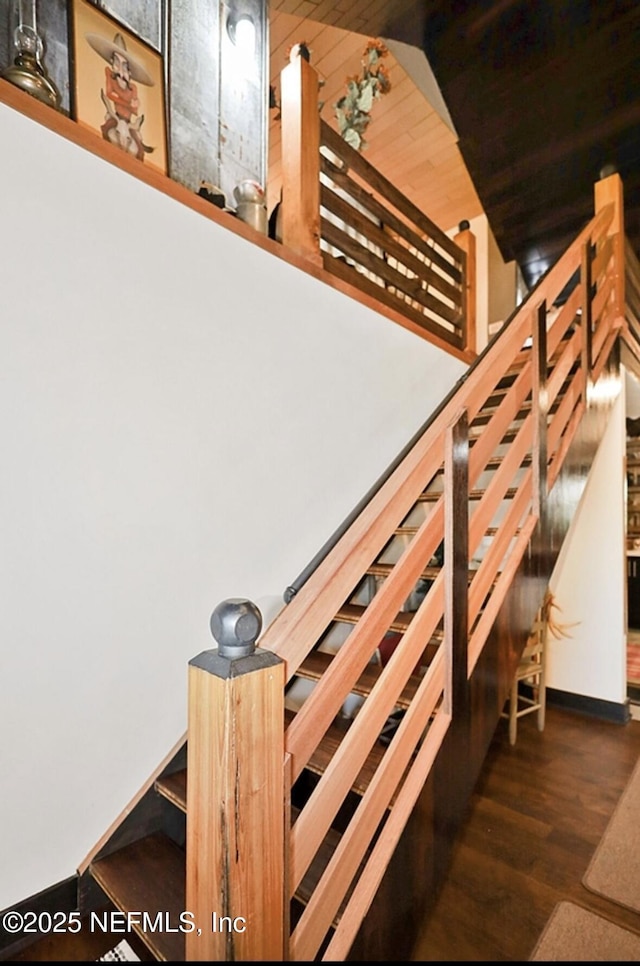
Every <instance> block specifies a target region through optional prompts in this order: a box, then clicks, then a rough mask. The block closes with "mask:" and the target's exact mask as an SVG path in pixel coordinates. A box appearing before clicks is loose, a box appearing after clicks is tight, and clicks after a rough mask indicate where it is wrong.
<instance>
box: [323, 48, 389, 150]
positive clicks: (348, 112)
mask: <svg viewBox="0 0 640 966" xmlns="http://www.w3.org/2000/svg"><path fill="white" fill-rule="evenodd" d="M388 53H389V51H388V50H387V48H386V46H385V45H384V44H383V43H382V41H381V40H370V41H369V42H368V43H367V46H366V47H365V49H364V52H363V59H362V73H361V75H360V76H355V77H347V80H346V86H347V91H346V93H345V94H343V96H342V97H341V98H340V100H339V101H337V102H336V103H335V104H334V106H333V107H334V112H335V116H336V120H337V122H338V130H339V132H340V134H341V135H342V137H343V138H344V139H345V141H346V142H347V144H350V145H351V147H353V148H355V150H356V151H363V150H364V149H365V147H366V145H367V142H366V141H365V139H364V134H365V131H366V130H367V128H368V126H369V124H370V123H371V109H372V108H373V104H374V101H376V100H378V98H380V97H382V95H383V94H386V93H387V92H388V91H389V90H391V81H390V79H389V74H388V71H387V69H386V68H385V66H384V64H383V63H382V59H383V58H384V57H386V56H387V55H388Z"/></svg>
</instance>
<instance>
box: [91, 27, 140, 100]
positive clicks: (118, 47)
mask: <svg viewBox="0 0 640 966" xmlns="http://www.w3.org/2000/svg"><path fill="white" fill-rule="evenodd" d="M85 37H86V38H87V42H88V43H89V44H90V45H91V47H93V49H94V50H95V51H96V53H97V54H100V56H101V57H104V59H105V60H106V61H110V60H111V58H112V56H113V54H114V53H118V54H123V55H124V56H125V57H126V58H127V61H128V62H129V70H130V72H131V77H132V78H133V80H134V81H137V82H138V83H139V84H146V85H147V86H148V87H153V79H152V77H151V76H150V75H149V74H148V73H147V71H146V69H145V68H144V67H143V66H142V64H141V63H139V61H137V60H135V58H133V57H132V56H131V54H130V53H129V51H128V50H127V45H126V44H125V42H124V37H123V36H122V34H121V33H120V32H118V33H117V34H116V35H115V37H114V38H113V41H111V40H107V39H106V38H105V37H101V36H100V34H85Z"/></svg>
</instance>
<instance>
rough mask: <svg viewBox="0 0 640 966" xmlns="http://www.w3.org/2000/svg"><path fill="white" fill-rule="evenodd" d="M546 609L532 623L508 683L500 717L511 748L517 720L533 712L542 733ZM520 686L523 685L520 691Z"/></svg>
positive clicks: (543, 607)
mask: <svg viewBox="0 0 640 966" xmlns="http://www.w3.org/2000/svg"><path fill="white" fill-rule="evenodd" d="M547 612H548V608H547V607H545V605H544V604H543V605H542V607H541V608H540V610H539V611H538V613H537V614H536V619H535V621H534V624H533V627H532V629H531V634H530V636H529V639H528V641H527V643H526V645H525V648H524V651H523V652H522V657H521V658H520V663H519V664H518V667H517V668H516V673H515V675H514V677H513V682H512V684H511V691H510V693H509V698H508V699H507V701H508V708H507V710H505V711H503V712H502V715H501V717H503V718H508V719H509V744H511V745H515V743H516V736H517V732H518V718H522V717H523V715H525V714H531V713H532V712H534V711H536V712H537V715H538V720H537V724H538V731H543V730H544V712H545V704H546V645H547V633H548V621H547ZM521 685H526V688H527V690H526V691H525V690H523V688H522V687H521Z"/></svg>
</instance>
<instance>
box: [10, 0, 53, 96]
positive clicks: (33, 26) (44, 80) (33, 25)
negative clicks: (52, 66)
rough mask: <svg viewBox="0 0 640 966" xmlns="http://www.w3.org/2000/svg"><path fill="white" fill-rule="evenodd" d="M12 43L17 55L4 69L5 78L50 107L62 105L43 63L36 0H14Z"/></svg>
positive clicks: (42, 48)
mask: <svg viewBox="0 0 640 966" xmlns="http://www.w3.org/2000/svg"><path fill="white" fill-rule="evenodd" d="M12 13H13V16H12V25H13V26H14V30H13V45H14V47H15V49H16V52H17V53H16V57H15V60H14V62H13V64H12V65H11V66H10V67H6V68H5V69H4V70H3V71H2V76H3V77H4V78H5V80H8V81H10V82H11V83H12V84H15V85H16V87H20V88H21V89H22V90H23V91H26V92H27V94H32V95H33V97H36V98H37V99H38V100H39V101H42V102H43V103H44V104H48V105H49V106H50V107H55V108H58V107H59V106H60V94H59V93H58V90H57V88H56V87H55V85H54V84H53V82H52V81H51V80H50V79H49V77H48V76H47V73H46V71H45V69H44V67H43V66H42V55H43V52H44V45H43V43H42V38H41V37H40V34H39V33H38V24H37V20H36V0H13V11H12Z"/></svg>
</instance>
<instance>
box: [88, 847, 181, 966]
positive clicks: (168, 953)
mask: <svg viewBox="0 0 640 966" xmlns="http://www.w3.org/2000/svg"><path fill="white" fill-rule="evenodd" d="M90 871H91V874H92V876H93V878H94V879H95V880H96V882H97V883H98V885H100V887H101V888H102V889H103V891H104V892H105V894H106V895H107V896H108V898H109V899H110V900H111V901H112V902H113V904H114V905H115V906H116V908H118V909H120V910H121V911H122V912H147V913H149V915H150V917H151V921H152V922H153V921H154V920H155V918H156V916H157V915H158V914H160V916H161V918H162V924H163V925H162V929H158V930H157V931H151V930H150V929H146V930H145V929H143V928H142V926H143V923H140V924H137V923H136V922H135V921H133V922H132V927H133V929H134V930H135V932H136V934H137V935H138V936H139V937H140V939H141V940H142V942H143V943H144V944H145V945H146V946H147V947H148V949H149V950H150V951H151V953H152V954H153V955H154V957H155V958H156V959H158V960H161V961H164V962H184V961H185V939H184V933H182V932H167V931H165V928H164V925H165V916H167V917H168V922H169V923H170V925H171V928H172V929H173V928H177V926H178V924H179V921H180V919H179V917H180V913H182V912H184V910H185V857H184V852H183V850H182V849H180V848H179V847H178V846H177V845H176V844H175V842H173V841H172V840H171V839H170V838H168V837H167V836H166V835H164V834H163V833H161V832H154V833H153V834H151V835H148V836H146V837H145V838H142V839H138V841H137V842H133V843H131V844H130V845H127V846H125V847H123V848H121V849H119V850H118V851H117V852H113V853H112V854H111V855H107V856H104V857H103V858H101V859H96V860H94V861H93V862H92V863H91V867H90Z"/></svg>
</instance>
